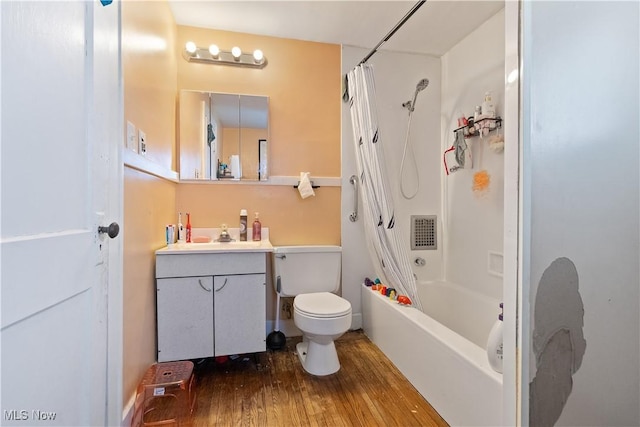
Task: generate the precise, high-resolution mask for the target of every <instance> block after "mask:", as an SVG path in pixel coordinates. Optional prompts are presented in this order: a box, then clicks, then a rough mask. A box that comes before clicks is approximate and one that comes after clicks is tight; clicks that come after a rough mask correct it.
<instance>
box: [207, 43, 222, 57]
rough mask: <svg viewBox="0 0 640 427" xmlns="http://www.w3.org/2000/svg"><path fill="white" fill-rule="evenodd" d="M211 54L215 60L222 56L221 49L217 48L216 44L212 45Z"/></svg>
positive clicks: (210, 47)
mask: <svg viewBox="0 0 640 427" xmlns="http://www.w3.org/2000/svg"><path fill="white" fill-rule="evenodd" d="M209 53H210V54H211V56H213V57H214V58H217V57H218V55H219V54H220V48H219V47H218V46H216V45H215V44H212V45H211V46H209Z"/></svg>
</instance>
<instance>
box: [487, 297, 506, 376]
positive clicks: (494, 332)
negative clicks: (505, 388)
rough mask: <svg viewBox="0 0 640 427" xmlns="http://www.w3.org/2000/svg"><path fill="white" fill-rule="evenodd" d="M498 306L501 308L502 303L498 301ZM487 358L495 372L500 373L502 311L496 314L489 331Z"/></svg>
mask: <svg viewBox="0 0 640 427" xmlns="http://www.w3.org/2000/svg"><path fill="white" fill-rule="evenodd" d="M500 308H501V309H502V308H503V304H502V303H500ZM487 358H488V359H489V365H491V368H492V369H493V370H494V371H496V372H500V373H502V313H500V314H499V315H498V320H496V323H495V324H494V325H493V327H492V328H491V332H489V339H487Z"/></svg>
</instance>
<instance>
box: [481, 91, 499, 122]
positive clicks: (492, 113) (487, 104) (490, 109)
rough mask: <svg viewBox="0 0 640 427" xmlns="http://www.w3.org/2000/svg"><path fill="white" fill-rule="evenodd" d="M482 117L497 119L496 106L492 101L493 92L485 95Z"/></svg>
mask: <svg viewBox="0 0 640 427" xmlns="http://www.w3.org/2000/svg"><path fill="white" fill-rule="evenodd" d="M482 116H483V117H487V118H490V119H493V118H495V117H496V106H495V105H494V104H493V100H492V99H491V92H487V93H485V94H484V101H483V102H482Z"/></svg>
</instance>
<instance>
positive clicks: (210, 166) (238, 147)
mask: <svg viewBox="0 0 640 427" xmlns="http://www.w3.org/2000/svg"><path fill="white" fill-rule="evenodd" d="M179 102H180V104H179V119H178V126H179V141H178V147H179V159H180V163H179V165H178V168H179V171H180V180H181V181H182V180H210V181H219V180H229V181H233V180H243V181H244V180H249V181H266V180H267V178H268V159H267V153H268V149H267V144H268V141H269V98H268V97H266V96H256V95H239V94H230V93H215V92H201V91H191V90H183V91H181V92H180V101H179Z"/></svg>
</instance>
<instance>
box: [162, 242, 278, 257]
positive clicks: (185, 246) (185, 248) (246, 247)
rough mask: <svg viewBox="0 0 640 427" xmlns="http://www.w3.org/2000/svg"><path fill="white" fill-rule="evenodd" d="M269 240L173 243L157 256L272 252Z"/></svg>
mask: <svg viewBox="0 0 640 427" xmlns="http://www.w3.org/2000/svg"><path fill="white" fill-rule="evenodd" d="M272 251H273V246H271V242H269V240H260V241H258V242H253V241H248V242H240V241H234V242H208V243H175V244H173V245H169V246H167V247H164V248H162V249H160V250H158V251H157V253H158V254H162V253H164V254H183V253H212V252H272Z"/></svg>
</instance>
